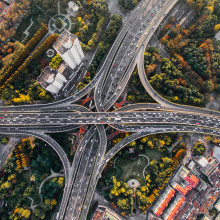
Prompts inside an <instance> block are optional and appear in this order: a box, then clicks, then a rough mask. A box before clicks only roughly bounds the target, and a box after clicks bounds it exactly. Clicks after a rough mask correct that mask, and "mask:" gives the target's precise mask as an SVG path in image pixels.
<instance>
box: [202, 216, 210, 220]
mask: <svg viewBox="0 0 220 220" xmlns="http://www.w3.org/2000/svg"><path fill="white" fill-rule="evenodd" d="M201 220H210V218H208V217H207V216H206V215H204V216H203V217H202V219H201Z"/></svg>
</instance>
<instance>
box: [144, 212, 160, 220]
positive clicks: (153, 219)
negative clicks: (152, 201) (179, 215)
mask: <svg viewBox="0 0 220 220" xmlns="http://www.w3.org/2000/svg"><path fill="white" fill-rule="evenodd" d="M147 220H162V218H160V217H157V216H156V215H154V214H152V213H150V212H149V213H148V215H147Z"/></svg>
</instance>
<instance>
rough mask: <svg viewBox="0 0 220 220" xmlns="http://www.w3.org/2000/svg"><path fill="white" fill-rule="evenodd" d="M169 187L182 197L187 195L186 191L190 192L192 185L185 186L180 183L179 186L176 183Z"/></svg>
mask: <svg viewBox="0 0 220 220" xmlns="http://www.w3.org/2000/svg"><path fill="white" fill-rule="evenodd" d="M171 186H172V187H173V188H174V189H175V190H176V191H178V192H179V193H181V194H182V195H184V196H185V195H186V194H187V193H188V191H190V190H191V189H192V185H190V184H188V185H185V184H184V183H181V184H180V185H179V184H178V183H176V182H172V183H171Z"/></svg>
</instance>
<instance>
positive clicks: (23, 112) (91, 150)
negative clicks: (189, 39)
mask: <svg viewBox="0 0 220 220" xmlns="http://www.w3.org/2000/svg"><path fill="white" fill-rule="evenodd" d="M176 2H177V0H166V1H165V0H160V1H159V0H157V1H152V0H150V1H141V2H140V3H139V6H137V7H136V9H135V10H134V12H133V13H132V14H131V16H130V18H129V19H128V20H127V22H126V23H125V24H124V26H123V28H122V29H121V31H120V33H119V35H118V37H117V39H116V40H115V42H114V44H113V45H112V47H111V49H110V51H109V53H108V55H107V56H106V57H105V60H104V62H103V63H102V65H101V67H100V68H99V69H98V71H97V74H96V75H95V77H94V79H93V80H92V81H91V82H90V83H89V84H88V85H87V86H86V87H85V88H83V89H82V90H81V91H79V92H77V93H76V94H74V95H72V96H70V97H68V98H65V99H63V100H60V101H57V102H54V103H49V104H41V105H26V106H5V107H1V108H0V125H1V127H0V133H2V134H8V135H9V134H10V135H20V134H25V135H30V136H35V137H38V138H40V139H42V140H44V141H45V142H47V143H48V144H49V145H50V146H51V147H52V148H53V149H54V150H55V151H56V152H57V154H58V155H59V157H60V159H61V161H62V164H63V167H64V171H65V188H64V193H63V198H62V202H61V206H60V210H59V213H58V216H57V219H59V220H61V219H82V220H84V219H86V216H87V213H88V209H89V206H90V202H91V200H92V196H93V193H94V190H95V187H96V184H97V181H98V178H99V176H100V174H101V171H102V170H103V168H104V167H105V165H106V164H107V162H108V161H109V160H110V159H111V157H113V156H114V155H115V154H116V153H117V152H118V151H119V150H120V149H122V148H123V147H124V146H126V145H127V144H128V143H130V142H131V141H133V140H135V139H138V138H140V137H143V136H146V135H149V134H153V133H164V132H201V133H207V134H214V135H219V134H220V113H219V112H215V111H211V110H207V109H202V108H196V107H191V106H182V105H178V104H174V103H170V102H168V101H167V100H165V99H163V98H162V97H161V96H160V95H159V94H157V93H156V92H155V91H154V90H153V88H152V87H151V86H150V84H149V82H148V80H147V78H146V75H145V74H144V67H143V60H144V58H143V54H144V51H145V47H146V46H147V44H148V42H149V40H150V39H151V37H152V35H153V34H154V32H155V30H156V29H157V27H158V26H159V25H160V23H161V22H162V20H163V19H164V17H166V15H167V14H168V13H169V11H170V10H171V9H172V8H173V7H174V6H175V4H176ZM146 24H148V25H146ZM136 64H137V66H138V70H139V74H140V79H141V82H142V84H143V86H144V88H145V89H146V91H147V92H148V93H149V94H150V95H151V96H152V98H153V99H155V100H156V101H157V102H158V103H159V104H147V103H146V104H136V105H130V106H126V107H124V108H121V109H119V110H117V111H114V112H107V110H109V109H110V108H111V107H112V106H113V105H114V103H115V102H116V100H117V99H118V98H119V97H120V95H121V94H122V92H123V90H124V88H125V87H126V85H127V83H128V81H129V79H130V77H131V75H132V72H133V70H134V68H135V66H136ZM92 89H94V99H95V105H96V109H97V112H92V111H91V110H89V109H87V108H85V107H82V106H79V105H77V104H72V103H74V102H75V101H77V100H79V99H80V98H82V97H83V96H85V95H86V94H87V93H88V92H90V91H91V90H92ZM80 125H93V126H91V128H90V129H89V130H88V132H87V133H86V135H85V136H84V138H83V141H82V142H81V144H80V146H79V147H78V149H77V150H76V153H75V157H74V160H73V162H72V164H70V163H69V161H68V158H67V156H66V154H65V153H64V151H63V150H62V148H61V147H60V146H59V144H58V143H57V142H56V141H54V140H53V139H52V138H50V137H49V136H48V135H46V133H56V132H63V131H70V130H73V129H75V128H77V127H80ZM103 125H109V126H112V127H113V128H115V129H118V130H121V131H127V132H132V133H133V132H135V133H134V134H131V135H130V136H129V137H127V138H125V139H124V140H122V141H121V142H120V143H118V144H117V145H115V147H114V148H112V149H111V150H110V151H109V152H106V146H107V138H106V132H105V127H104V126H103Z"/></svg>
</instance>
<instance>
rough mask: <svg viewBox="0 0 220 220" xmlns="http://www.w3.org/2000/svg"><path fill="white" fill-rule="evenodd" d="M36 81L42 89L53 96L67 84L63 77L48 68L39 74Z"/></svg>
mask: <svg viewBox="0 0 220 220" xmlns="http://www.w3.org/2000/svg"><path fill="white" fill-rule="evenodd" d="M37 81H38V82H39V84H40V85H41V87H42V88H43V89H45V90H47V91H48V92H51V93H52V94H53V95H57V94H58V93H59V91H60V90H61V89H62V87H63V86H64V84H65V83H66V82H67V80H66V78H65V76H64V75H62V74H61V73H60V72H58V71H57V70H54V69H51V68H50V67H49V66H47V67H46V68H45V69H44V70H43V71H42V72H41V74H40V76H39V77H38V78H37Z"/></svg>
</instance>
